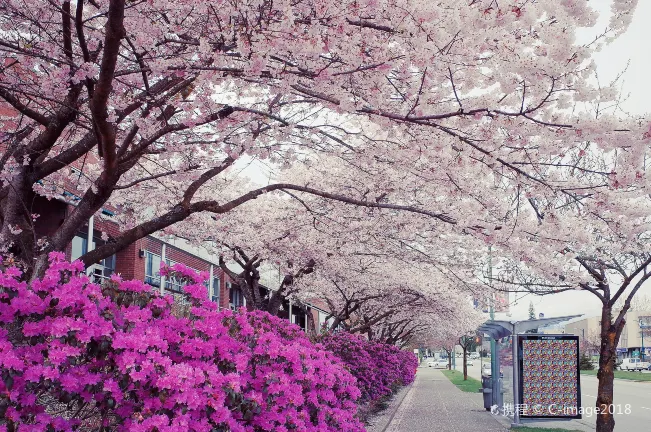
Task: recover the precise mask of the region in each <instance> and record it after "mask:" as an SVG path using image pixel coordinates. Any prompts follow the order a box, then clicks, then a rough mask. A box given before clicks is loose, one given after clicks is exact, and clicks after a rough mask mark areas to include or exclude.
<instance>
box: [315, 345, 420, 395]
mask: <svg viewBox="0 0 651 432" xmlns="http://www.w3.org/2000/svg"><path fill="white" fill-rule="evenodd" d="M318 341H319V342H320V343H321V344H322V345H323V346H324V347H325V348H326V349H327V350H328V351H331V352H332V353H334V354H335V355H336V356H337V357H339V358H340V359H341V360H342V362H343V363H344V364H345V365H346V368H347V369H348V370H349V371H350V373H352V374H353V376H355V378H357V385H358V387H359V389H360V390H361V392H362V396H361V398H360V401H361V402H362V403H366V404H369V403H373V402H375V401H378V400H380V399H382V398H385V397H386V396H389V395H391V394H392V393H393V392H395V391H396V390H397V389H398V388H399V387H401V386H405V385H408V384H411V383H412V382H413V381H414V378H415V376H416V369H417V368H418V359H417V358H416V356H415V355H414V354H413V353H410V352H407V351H402V350H400V349H399V348H398V347H396V346H394V345H388V344H385V343H379V342H374V341H370V340H368V339H366V338H364V337H362V336H360V335H353V334H350V333H347V332H336V333H327V334H325V335H321V336H320V337H319V338H318Z"/></svg>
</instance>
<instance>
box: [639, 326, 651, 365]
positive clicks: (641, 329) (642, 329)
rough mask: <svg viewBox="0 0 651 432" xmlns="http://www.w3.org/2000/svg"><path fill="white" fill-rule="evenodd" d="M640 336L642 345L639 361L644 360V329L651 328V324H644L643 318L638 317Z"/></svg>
mask: <svg viewBox="0 0 651 432" xmlns="http://www.w3.org/2000/svg"><path fill="white" fill-rule="evenodd" d="M639 324H640V336H642V347H641V349H640V351H641V352H640V361H644V330H649V329H651V325H648V324H644V320H643V319H640V321H639Z"/></svg>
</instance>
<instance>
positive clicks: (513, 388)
mask: <svg viewBox="0 0 651 432" xmlns="http://www.w3.org/2000/svg"><path fill="white" fill-rule="evenodd" d="M581 316H582V315H569V316H563V317H555V318H541V319H535V320H526V321H499V320H491V321H487V322H485V323H484V324H482V325H481V326H480V327H479V331H480V332H481V333H483V334H484V335H488V336H489V337H491V338H492V339H493V340H495V341H496V343H495V344H492V347H491V379H490V386H488V388H486V387H485V388H484V389H483V391H484V393H489V394H490V397H489V398H488V400H489V401H490V407H491V409H496V410H498V411H501V412H505V411H504V409H505V406H510V407H514V406H516V404H517V403H518V391H519V387H520V383H519V376H518V362H517V358H518V352H517V339H516V337H517V335H518V334H521V333H526V332H527V331H530V330H534V329H538V328H540V327H546V326H551V325H555V324H560V323H562V322H565V321H569V320H571V319H574V318H579V317H581ZM482 382H485V379H484V377H482ZM484 400H485V401H486V398H485V399H484ZM487 409H488V407H487ZM509 414H511V413H509ZM512 414H513V425H514V426H516V425H517V426H519V425H521V423H520V416H519V412H518V410H517V409H515V410H513V413H512Z"/></svg>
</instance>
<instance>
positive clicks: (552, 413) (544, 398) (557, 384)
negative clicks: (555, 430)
mask: <svg viewBox="0 0 651 432" xmlns="http://www.w3.org/2000/svg"><path fill="white" fill-rule="evenodd" d="M518 365H519V368H518V369H519V378H520V380H519V381H520V383H519V384H520V385H519V398H518V399H519V400H518V402H517V403H518V406H517V409H518V411H519V413H520V417H521V418H565V419H580V418H581V387H580V374H579V337H578V336H573V335H545V334H526V335H518Z"/></svg>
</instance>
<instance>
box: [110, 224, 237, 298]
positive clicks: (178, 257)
mask: <svg viewBox="0 0 651 432" xmlns="http://www.w3.org/2000/svg"><path fill="white" fill-rule="evenodd" d="M141 248H142V249H144V250H147V251H149V252H151V253H154V254H156V255H161V254H162V249H163V242H162V241H161V240H158V239H155V238H153V237H147V238H144V239H142V246H141ZM165 257H166V258H167V259H170V260H172V261H175V262H177V263H180V264H184V265H186V266H188V267H191V268H193V269H195V270H198V271H206V272H208V271H210V264H211V263H210V262H208V261H206V260H204V259H201V258H199V257H197V256H195V255H192V254H191V253H189V252H186V251H183V250H181V249H179V248H177V247H175V246H172V245H169V244H168V245H167V246H166V247H165ZM118 258H119V257H118ZM141 262H142V265H141V268H142V277H140V278H138V279H141V280H143V279H144V278H145V260H144V259H141ZM213 278H219V280H220V287H221V289H220V293H219V306H220V307H222V308H228V290H227V289H226V283H225V282H226V281H225V279H224V278H225V275H224V272H223V271H222V269H220V268H219V265H217V264H213ZM134 279H135V278H134Z"/></svg>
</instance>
